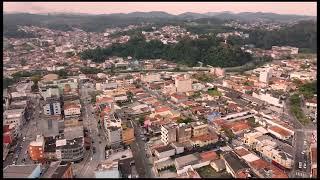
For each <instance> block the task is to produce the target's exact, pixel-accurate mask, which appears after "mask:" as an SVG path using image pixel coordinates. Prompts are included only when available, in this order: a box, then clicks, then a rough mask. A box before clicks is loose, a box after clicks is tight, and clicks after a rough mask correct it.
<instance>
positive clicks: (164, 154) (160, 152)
mask: <svg viewBox="0 0 320 180" xmlns="http://www.w3.org/2000/svg"><path fill="white" fill-rule="evenodd" d="M175 153H176V150H175V148H173V147H172V146H171V145H169V144H168V145H166V146H161V147H156V148H154V154H155V156H156V157H157V158H158V159H163V158H168V157H170V156H173V155H175Z"/></svg>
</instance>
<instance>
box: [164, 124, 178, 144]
mask: <svg viewBox="0 0 320 180" xmlns="http://www.w3.org/2000/svg"><path fill="white" fill-rule="evenodd" d="M176 128H177V124H175V123H169V124H165V125H161V141H162V142H163V143H164V144H166V145H167V144H169V143H172V142H176V141H177V130H176Z"/></svg>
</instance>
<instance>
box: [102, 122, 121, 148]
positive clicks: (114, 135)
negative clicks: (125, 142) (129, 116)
mask: <svg viewBox="0 0 320 180" xmlns="http://www.w3.org/2000/svg"><path fill="white" fill-rule="evenodd" d="M121 135H122V130H121V127H117V126H110V127H108V128H107V129H106V139H107V143H108V145H109V146H111V148H116V147H119V146H120V143H121V142H122V138H121Z"/></svg>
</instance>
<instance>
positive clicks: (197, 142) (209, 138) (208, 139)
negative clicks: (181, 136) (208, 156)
mask: <svg viewBox="0 0 320 180" xmlns="http://www.w3.org/2000/svg"><path fill="white" fill-rule="evenodd" d="M218 140H219V137H218V135H217V134H213V133H207V134H203V135H200V136H196V137H193V138H191V140H190V141H191V144H192V146H193V147H203V146H206V145H209V144H214V143H216V142H218Z"/></svg>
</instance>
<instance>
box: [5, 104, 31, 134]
mask: <svg viewBox="0 0 320 180" xmlns="http://www.w3.org/2000/svg"><path fill="white" fill-rule="evenodd" d="M3 119H4V122H3V124H4V125H11V124H14V125H15V126H16V127H17V129H20V128H21V126H22V125H23V124H24V123H25V122H26V114H25V109H11V110H6V111H5V112H4V115H3Z"/></svg>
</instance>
